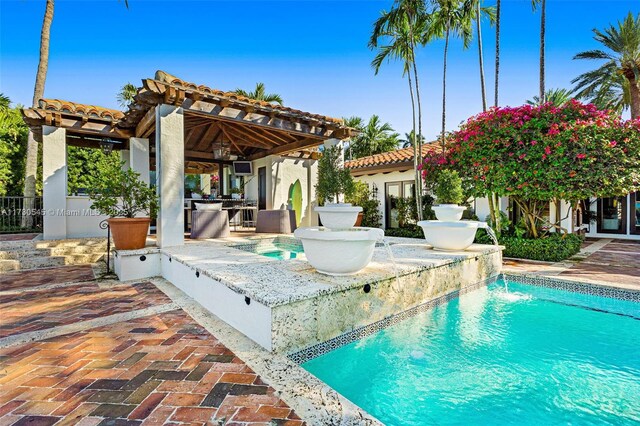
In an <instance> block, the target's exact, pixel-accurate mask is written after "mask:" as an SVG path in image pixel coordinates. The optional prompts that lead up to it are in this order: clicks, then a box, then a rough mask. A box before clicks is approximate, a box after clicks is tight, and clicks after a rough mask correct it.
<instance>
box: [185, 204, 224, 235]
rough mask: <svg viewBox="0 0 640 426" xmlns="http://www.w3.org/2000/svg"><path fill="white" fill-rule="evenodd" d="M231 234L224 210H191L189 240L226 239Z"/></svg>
mask: <svg viewBox="0 0 640 426" xmlns="http://www.w3.org/2000/svg"><path fill="white" fill-rule="evenodd" d="M230 234H231V229H230V228H229V214H228V213H227V211H226V210H193V211H192V212H191V238H192V239H200V238H226V237H228V236H229V235H230Z"/></svg>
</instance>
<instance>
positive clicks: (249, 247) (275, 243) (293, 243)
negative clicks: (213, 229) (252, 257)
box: [228, 236, 303, 254]
mask: <svg viewBox="0 0 640 426" xmlns="http://www.w3.org/2000/svg"><path fill="white" fill-rule="evenodd" d="M228 247H231V248H234V249H238V250H243V251H248V252H250V253H256V254H260V253H263V252H266V251H273V250H285V251H296V252H302V251H303V250H302V243H301V242H300V241H299V240H298V239H296V238H293V237H284V236H278V237H275V238H260V239H255V240H252V241H250V242H245V243H235V244H229V245H228Z"/></svg>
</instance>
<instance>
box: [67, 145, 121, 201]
mask: <svg viewBox="0 0 640 426" xmlns="http://www.w3.org/2000/svg"><path fill="white" fill-rule="evenodd" d="M112 167H120V155H119V153H118V152H117V151H112V152H111V153H109V154H105V153H103V152H102V150H100V149H95V148H83V147H77V146H68V147H67V192H68V193H69V194H77V193H79V192H81V191H83V190H85V191H87V192H88V191H89V190H91V187H92V186H93V184H94V183H95V180H96V179H99V178H100V176H102V175H103V174H104V173H105V172H107V171H109V170H110V169H111V168H112Z"/></svg>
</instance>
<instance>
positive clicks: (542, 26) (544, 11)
mask: <svg viewBox="0 0 640 426" xmlns="http://www.w3.org/2000/svg"><path fill="white" fill-rule="evenodd" d="M540 8H541V10H540V102H541V103H544V102H545V101H546V99H545V78H544V72H545V69H544V59H545V58H544V41H545V32H546V29H547V28H546V27H547V24H546V20H547V0H542V2H541V4H540Z"/></svg>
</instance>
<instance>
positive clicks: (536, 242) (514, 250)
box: [475, 229, 583, 262]
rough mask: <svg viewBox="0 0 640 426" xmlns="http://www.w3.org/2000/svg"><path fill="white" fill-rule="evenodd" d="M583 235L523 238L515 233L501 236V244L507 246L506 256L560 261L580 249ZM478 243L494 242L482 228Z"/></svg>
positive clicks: (479, 232) (478, 234)
mask: <svg viewBox="0 0 640 426" xmlns="http://www.w3.org/2000/svg"><path fill="white" fill-rule="evenodd" d="M582 240H583V239H582V237H581V236H579V235H576V234H565V235H560V234H555V233H554V234H549V235H547V236H546V237H542V238H522V237H517V236H513V235H502V236H500V237H499V241H500V244H502V245H503V246H505V250H504V252H503V253H502V255H503V256H504V257H513V258H517V259H529V260H541V261H546V262H560V261H562V260H565V259H568V258H570V257H571V256H573V255H574V254H576V253H578V252H579V251H580V246H581V245H582ZM475 242H476V243H479V244H492V243H491V240H490V239H489V237H488V236H487V233H486V232H485V231H484V230H482V229H480V230H478V233H477V234H476V240H475Z"/></svg>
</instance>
